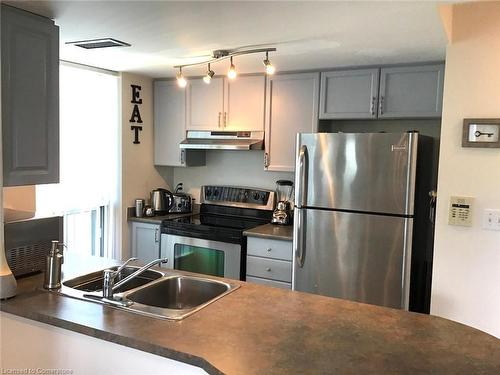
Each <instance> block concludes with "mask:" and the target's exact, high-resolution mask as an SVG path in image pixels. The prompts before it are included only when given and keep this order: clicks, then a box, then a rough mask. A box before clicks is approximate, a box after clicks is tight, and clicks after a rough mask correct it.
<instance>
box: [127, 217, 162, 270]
mask: <svg viewBox="0 0 500 375" xmlns="http://www.w3.org/2000/svg"><path fill="white" fill-rule="evenodd" d="M160 236H161V233H160V225H159V224H147V223H140V222H132V225H131V256H133V257H136V258H139V260H140V261H141V262H144V263H148V262H150V261H152V260H155V259H158V258H159V257H160Z"/></svg>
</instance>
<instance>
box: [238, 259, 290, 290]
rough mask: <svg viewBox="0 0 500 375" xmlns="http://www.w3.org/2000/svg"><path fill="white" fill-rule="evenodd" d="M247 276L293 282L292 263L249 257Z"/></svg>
mask: <svg viewBox="0 0 500 375" xmlns="http://www.w3.org/2000/svg"><path fill="white" fill-rule="evenodd" d="M247 275H249V276H257V277H264V278H266V279H271V280H276V281H284V282H287V283H290V282H292V262H287V261H284V260H276V259H268V258H260V257H254V256H247Z"/></svg>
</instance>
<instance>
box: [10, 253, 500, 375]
mask: <svg viewBox="0 0 500 375" xmlns="http://www.w3.org/2000/svg"><path fill="white" fill-rule="evenodd" d="M72 258H73V259H72ZM115 263H116V262H113V261H109V260H101V259H95V258H91V257H88V258H85V261H82V258H80V257H72V256H71V254H69V253H67V254H66V260H65V264H64V266H63V267H64V277H65V278H70V277H73V276H75V275H77V274H82V273H84V272H88V271H90V270H96V269H100V268H104V267H107V266H109V265H111V264H115ZM42 280H43V277H42V275H36V276H33V277H28V278H24V279H20V280H19V281H18V284H19V290H18V295H17V296H16V297H14V298H12V299H10V300H7V301H3V302H2V303H1V310H2V311H5V312H8V313H11V314H15V315H18V316H22V317H25V318H28V319H32V320H36V321H39V322H43V323H47V324H51V325H54V326H58V327H61V328H65V329H69V330H72V331H75V332H79V333H82V334H85V335H89V336H93V337H96V338H100V339H103V340H107V341H110V342H114V343H117V344H121V345H125V346H129V347H132V348H135V349H139V350H143V351H146V352H150V353H153V354H156V355H160V356H164V357H168V358H171V359H174V360H178V361H181V362H186V363H189V364H192V365H195V366H199V367H201V368H203V369H204V370H205V371H207V372H208V373H210V374H220V373H224V374H238V375H240V374H243V375H244V374H259V375H260V374H331V373H339V374H343V373H350V374H354V373H362V374H366V373H369V374H374V373H376V374H415V373H422V374H423V373H425V374H429V373H433V374H477V373H481V374H498V373H500V340H498V339H496V338H495V337H493V336H490V335H488V334H486V333H484V332H481V331H479V330H476V329H474V328H471V327H467V326H465V325H462V324H459V323H455V322H452V321H449V320H446V319H443V318H439V317H434V316H428V315H422V314H416V313H409V312H404V311H399V310H395V309H388V308H382V307H377V306H372V305H366V304H360V303H355V302H349V301H344V300H340V299H334V298H327V297H321V296H316V295H311V294H305V293H300V292H293V291H288V290H283V289H278V288H270V287H266V286H262V285H256V284H247V283H244V282H241V287H240V288H239V289H237V290H236V291H234V292H232V293H230V294H228V295H226V296H225V297H223V298H221V299H220V300H218V301H216V302H215V303H212V304H211V305H209V306H207V307H206V308H204V309H202V310H200V311H199V312H197V313H195V314H193V315H191V316H189V317H188V318H186V319H184V320H183V321H180V322H173V321H166V320H160V319H154V318H150V317H145V316H141V315H137V314H132V313H129V312H125V311H120V310H119V309H115V308H111V307H107V306H104V305H101V304H97V303H92V302H86V301H81V300H77V299H73V298H69V297H65V296H62V295H59V294H56V293H50V292H45V291H41V290H38V289H36V288H37V287H38V286H40V285H41V282H42Z"/></svg>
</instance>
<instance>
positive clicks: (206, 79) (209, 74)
mask: <svg viewBox="0 0 500 375" xmlns="http://www.w3.org/2000/svg"><path fill="white" fill-rule="evenodd" d="M214 75H215V72H214V71H213V70H212V69H210V63H208V68H207V74H206V75H205V77H203V82H205V83H206V84H207V85H208V84H209V83H210V81H211V80H212V77H213V76H214Z"/></svg>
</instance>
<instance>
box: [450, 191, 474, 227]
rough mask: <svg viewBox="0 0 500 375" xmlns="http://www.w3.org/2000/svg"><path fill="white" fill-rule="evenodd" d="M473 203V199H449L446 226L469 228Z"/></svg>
mask: <svg viewBox="0 0 500 375" xmlns="http://www.w3.org/2000/svg"><path fill="white" fill-rule="evenodd" d="M473 203H474V198H472V197H455V196H452V197H450V207H449V211H448V224H449V225H458V226H463V227H471V226H472V206H473Z"/></svg>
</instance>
